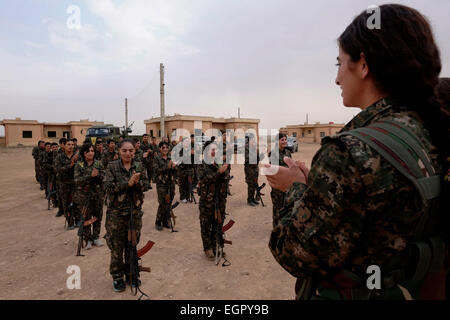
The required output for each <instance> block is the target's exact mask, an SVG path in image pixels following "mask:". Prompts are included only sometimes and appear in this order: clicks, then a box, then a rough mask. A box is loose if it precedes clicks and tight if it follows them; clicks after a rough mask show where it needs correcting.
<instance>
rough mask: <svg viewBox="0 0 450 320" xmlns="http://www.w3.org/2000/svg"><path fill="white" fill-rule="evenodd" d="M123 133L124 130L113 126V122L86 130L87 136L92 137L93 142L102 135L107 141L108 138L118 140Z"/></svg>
mask: <svg viewBox="0 0 450 320" xmlns="http://www.w3.org/2000/svg"><path fill="white" fill-rule="evenodd" d="M121 135H122V132H121V131H120V128H119V127H116V126H113V125H112V124H105V125H97V126H92V127H90V128H89V129H88V130H87V132H86V138H90V139H91V141H92V143H95V141H96V140H97V138H99V137H101V138H102V139H103V141H105V143H106V140H108V139H114V140H115V141H118V140H119V137H120V136H121Z"/></svg>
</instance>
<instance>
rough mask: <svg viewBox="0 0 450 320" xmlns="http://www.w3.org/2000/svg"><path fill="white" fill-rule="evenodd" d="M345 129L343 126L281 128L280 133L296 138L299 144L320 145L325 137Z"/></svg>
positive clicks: (320, 125)
mask: <svg viewBox="0 0 450 320" xmlns="http://www.w3.org/2000/svg"><path fill="white" fill-rule="evenodd" d="M343 127H344V125H343V124H334V123H331V124H320V123H316V124H315V125H298V126H287V127H284V128H280V133H284V134H287V135H288V136H295V137H296V138H297V141H299V142H308V143H319V142H320V141H321V140H322V137H324V136H332V135H335V134H336V133H337V132H339V131H340V130H341V129H342V128H343Z"/></svg>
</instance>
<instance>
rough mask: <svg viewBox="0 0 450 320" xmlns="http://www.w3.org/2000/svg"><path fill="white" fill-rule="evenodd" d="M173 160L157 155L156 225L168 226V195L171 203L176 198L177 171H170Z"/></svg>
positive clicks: (155, 169) (155, 168)
mask: <svg viewBox="0 0 450 320" xmlns="http://www.w3.org/2000/svg"><path fill="white" fill-rule="evenodd" d="M170 160H171V158H170V156H169V155H167V159H164V158H163V157H162V156H160V155H157V156H156V157H155V158H154V163H153V169H154V174H155V180H156V192H157V194H158V203H159V206H158V212H157V214H156V220H155V225H160V226H166V227H167V226H168V225H169V219H170V217H169V216H168V215H167V213H166V212H167V202H166V195H167V194H168V195H169V196H170V203H172V200H173V198H174V196H175V181H174V178H173V174H174V172H175V170H176V169H172V168H170V169H169V162H170Z"/></svg>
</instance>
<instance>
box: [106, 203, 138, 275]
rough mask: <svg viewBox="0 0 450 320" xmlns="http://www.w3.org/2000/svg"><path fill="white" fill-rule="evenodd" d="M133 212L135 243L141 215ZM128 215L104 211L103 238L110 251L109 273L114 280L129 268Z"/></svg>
mask: <svg viewBox="0 0 450 320" xmlns="http://www.w3.org/2000/svg"><path fill="white" fill-rule="evenodd" d="M143 214H144V213H143V212H142V211H141V212H140V213H137V214H136V213H134V215H133V219H134V223H135V226H136V236H137V243H139V239H140V237H141V229H142V215H143ZM129 219H130V215H119V214H113V213H110V212H108V211H107V212H106V222H105V228H106V235H105V240H106V243H107V245H108V248H109V250H110V251H111V262H110V264H109V273H110V274H111V276H112V278H113V279H114V280H116V279H122V278H123V275H124V274H127V273H129V270H130V253H129V250H128V228H129V226H128V224H129Z"/></svg>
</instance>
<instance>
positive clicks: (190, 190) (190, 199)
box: [188, 176, 197, 204]
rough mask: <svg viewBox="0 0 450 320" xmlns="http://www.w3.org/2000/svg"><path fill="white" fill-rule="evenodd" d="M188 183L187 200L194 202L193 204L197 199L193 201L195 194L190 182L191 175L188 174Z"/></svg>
mask: <svg viewBox="0 0 450 320" xmlns="http://www.w3.org/2000/svg"><path fill="white" fill-rule="evenodd" d="M188 183H189V199H188V201H189V202H192V201H193V202H194V203H195V204H197V201H195V196H194V185H193V183H192V176H188Z"/></svg>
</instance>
